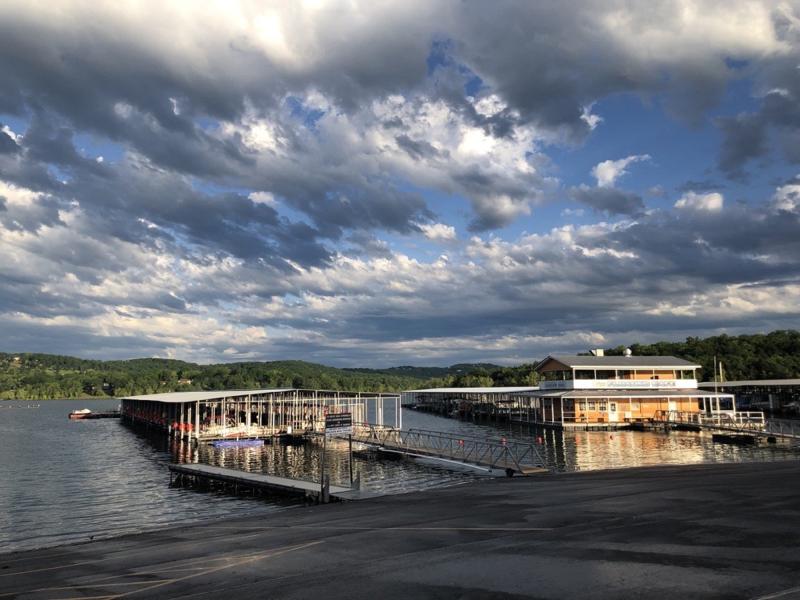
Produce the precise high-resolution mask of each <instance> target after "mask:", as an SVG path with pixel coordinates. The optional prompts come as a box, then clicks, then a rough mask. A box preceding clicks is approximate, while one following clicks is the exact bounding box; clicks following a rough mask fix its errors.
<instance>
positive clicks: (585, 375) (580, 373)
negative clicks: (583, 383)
mask: <svg viewBox="0 0 800 600" xmlns="http://www.w3.org/2000/svg"><path fill="white" fill-rule="evenodd" d="M575 379H594V371H587V370H580V369H579V370H576V371H575Z"/></svg>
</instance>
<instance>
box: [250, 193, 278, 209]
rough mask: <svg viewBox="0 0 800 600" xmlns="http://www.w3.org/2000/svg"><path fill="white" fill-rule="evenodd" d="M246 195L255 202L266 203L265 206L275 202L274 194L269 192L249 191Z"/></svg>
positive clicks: (272, 204)
mask: <svg viewBox="0 0 800 600" xmlns="http://www.w3.org/2000/svg"><path fill="white" fill-rule="evenodd" d="M247 197H248V198H249V199H250V200H251V201H253V202H255V203H256V204H266V205H267V206H275V205H276V204H277V201H276V200H275V194H272V193H271V192H251V193H250V194H249V195H248V196H247Z"/></svg>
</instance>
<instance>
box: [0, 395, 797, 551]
mask: <svg viewBox="0 0 800 600" xmlns="http://www.w3.org/2000/svg"><path fill="white" fill-rule="evenodd" d="M28 406H30V407H31V408H27V407H28ZM85 406H88V407H89V408H91V409H92V410H95V411H99V410H109V409H113V408H116V406H117V402H116V401H115V400H100V401H93V402H90V403H87V402H85V401H76V400H53V401H47V402H39V403H37V402H19V401H16V402H0V552H7V551H13V550H22V549H29V548H36V547H42V546H53V545H59V544H65V543H70V542H77V541H86V540H88V539H91V538H98V537H108V536H116V535H121V534H124V533H132V532H138V531H143V530H147V529H154V528H159V527H164V526H173V525H177V524H184V523H191V522H194V521H197V520H202V519H209V518H214V517H220V518H222V517H226V516H232V515H236V516H246V515H253V516H254V518H258V519H270V518H279V514H280V513H281V512H282V511H286V510H291V509H292V508H293V507H294V506H298V505H301V504H302V502H298V501H295V500H287V499H286V498H280V497H279V498H275V499H250V498H236V497H232V496H227V495H223V494H215V493H207V492H197V491H194V490H190V489H182V488H173V487H170V486H169V485H168V484H169V472H168V470H167V466H168V465H169V464H170V462H203V463H207V464H215V465H221V466H227V467H235V468H240V469H245V470H248V471H255V472H264V473H271V474H275V475H284V476H289V477H297V478H303V479H310V480H316V479H317V478H318V477H319V469H320V458H321V453H320V446H319V445H318V444H316V443H309V444H306V445H304V446H284V445H280V444H276V445H266V446H264V447H263V448H237V449H215V448H213V447H212V446H209V445H205V444H203V445H201V446H200V447H199V448H195V447H193V446H192V445H191V444H188V443H185V442H179V441H175V440H169V439H168V438H167V437H166V436H165V435H163V434H161V433H149V434H148V433H145V432H142V431H141V430H136V429H132V428H131V427H129V426H127V425H125V424H123V423H121V422H120V421H119V420H118V419H98V420H91V421H69V420H68V419H67V415H68V413H69V412H70V411H71V410H74V409H79V408H84V407H85ZM403 421H404V423H403V424H404V427H405V428H412V427H417V428H423V429H433V430H440V431H451V432H453V433H457V434H461V435H481V436H492V437H498V436H500V435H502V436H505V437H507V438H508V439H521V440H526V441H531V440H533V441H535V442H541V444H540V449H541V452H542V454H543V456H544V458H545V460H546V462H547V464H548V466H550V467H551V468H554V469H557V470H561V471H574V470H589V469H601V468H615V467H628V466H640V465H655V464H679V463H697V462H736V461H751V460H764V461H768V460H785V459H793V458H794V459H796V458H798V457H800V454H799V453H798V451H797V450H793V449H791V448H788V447H787V446H785V445H779V446H777V447H773V446H766V445H765V446H759V447H737V446H727V445H720V444H713V443H711V440H710V436H708V435H707V434H696V433H675V432H673V433H670V434H656V433H641V432H630V431H617V432H579V433H569V432H558V431H552V430H550V431H542V430H539V429H534V428H529V427H527V426H505V427H501V428H498V427H493V426H482V425H475V424H472V423H466V422H462V421H456V420H452V419H446V418H442V417H436V416H432V415H427V414H423V413H418V412H414V411H405V412H404V414H403ZM325 462H326V465H325V466H326V470H327V472H329V473H331V475H332V483H334V484H345V485H346V484H347V483H348V481H349V473H348V457H347V446H346V443H344V442H336V441H334V442H329V445H328V452H327V454H326V461H325ZM354 467H355V471H356V472H360V473H361V480H362V485H363V487H365V488H367V489H371V490H375V491H380V492H384V493H399V492H403V491H411V490H421V489H427V488H432V487H438V486H446V485H458V484H463V483H466V482H469V481H472V480H474V479H475V478H478V477H484V476H485V475H484V474H482V473H481V472H479V471H474V470H471V469H460V470H457V471H454V470H452V469H448V468H445V467H443V466H440V465H435V464H430V463H427V464H421V463H418V462H413V461H391V460H375V459H369V458H366V457H358V456H357V457H356V458H355V460H354Z"/></svg>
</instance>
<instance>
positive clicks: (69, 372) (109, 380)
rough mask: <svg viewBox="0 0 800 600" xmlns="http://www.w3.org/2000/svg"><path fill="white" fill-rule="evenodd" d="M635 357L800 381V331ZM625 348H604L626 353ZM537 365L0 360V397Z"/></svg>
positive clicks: (499, 373)
mask: <svg viewBox="0 0 800 600" xmlns="http://www.w3.org/2000/svg"><path fill="white" fill-rule="evenodd" d="M630 348H631V350H632V351H633V353H634V354H635V355H638V356H653V355H672V356H677V357H679V358H684V359H686V360H689V361H692V362H695V363H697V364H699V365H702V367H703V370H702V372H701V373H700V374H699V377H700V378H701V379H708V380H710V379H713V377H714V367H713V365H714V357H715V356H716V358H717V360H718V361H721V362H722V364H723V371H724V376H725V379H726V380H728V381H731V380H741V379H785V378H794V377H800V331H794V330H785V331H773V332H772V333H768V334H759V335H739V336H728V335H719V336H714V337H709V338H704V339H702V338H694V337H690V338H687V339H686V341H684V342H657V343H655V344H633V345H631V346H630ZM623 350H624V346H619V347H616V348H608V349H606V354H608V355H619V354H622V352H623ZM535 367H536V364H535V363H528V364H523V365H519V366H515V367H501V366H498V365H493V364H490V363H475V364H471V363H467V364H458V365H452V366H450V367H412V366H404V367H394V368H390V369H336V368H333V367H326V366H324V365H318V364H314V363H308V362H304V361H275V362H247V363H227V364H216V365H198V364H194V363H190V362H184V361H180V360H170V359H161V358H143V359H134V360H119V361H100V360H84V359H80V358H74V357H71V356H59V355H52V354H2V353H0V398H6V399H7V398H16V399H20V400H43V399H48V398H79V397H87V396H88V397H100V398H102V397H110V396H130V395H135V394H155V393H160V392H174V391H192V390H223V389H257V388H276V387H287V388H313V389H328V390H352V391H375V392H386V391H401V390H407V389H415V388H422V387H490V386H493V387H498V386H532V385H537V383H538V377H537V375H536V371H535Z"/></svg>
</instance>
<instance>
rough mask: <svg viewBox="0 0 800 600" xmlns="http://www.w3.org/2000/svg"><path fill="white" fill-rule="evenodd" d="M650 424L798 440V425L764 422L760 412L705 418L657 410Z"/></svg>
mask: <svg viewBox="0 0 800 600" xmlns="http://www.w3.org/2000/svg"><path fill="white" fill-rule="evenodd" d="M650 421H651V423H654V424H660V425H671V424H676V425H677V424H682V425H684V424H685V425H695V426H697V427H701V428H704V429H711V430H720V431H732V432H736V433H748V434H751V435H758V436H762V437H770V436H771V437H782V438H788V439H795V440H800V422H797V421H781V420H767V419H766V418H765V417H764V413H763V412H761V411H736V412H734V411H721V412H715V413H712V414H706V413H702V412H699V413H698V412H685V411H678V410H659V411H656V412H655V414H654V415H653V418H652V419H651V420H650Z"/></svg>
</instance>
